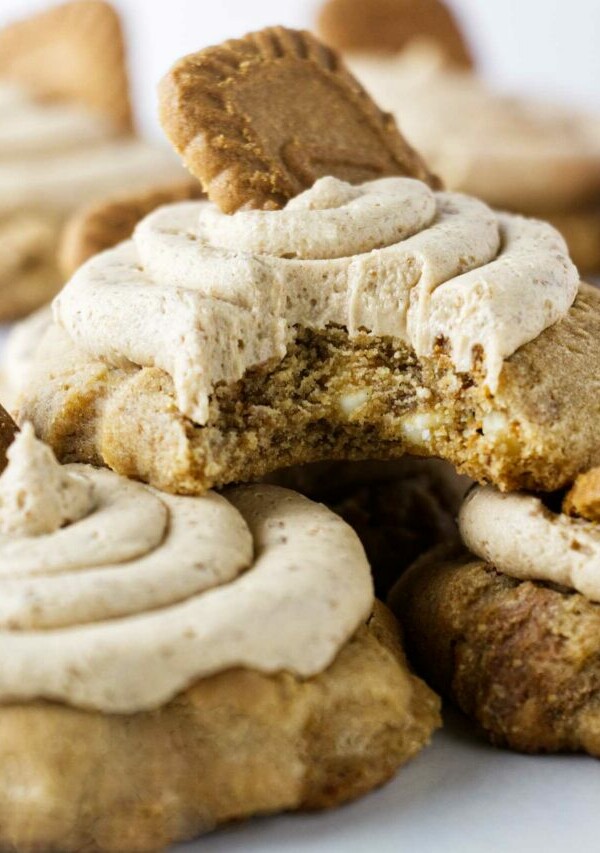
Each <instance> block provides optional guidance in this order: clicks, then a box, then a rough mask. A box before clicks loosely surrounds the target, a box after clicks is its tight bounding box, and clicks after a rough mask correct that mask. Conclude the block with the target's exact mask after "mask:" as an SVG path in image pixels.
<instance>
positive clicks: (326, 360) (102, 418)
mask: <svg viewBox="0 0 600 853" xmlns="http://www.w3.org/2000/svg"><path fill="white" fill-rule="evenodd" d="M598 335H600V294H598V293H597V292H596V290H595V289H594V288H583V289H582V293H581V295H580V297H579V299H578V300H577V303H576V304H575V306H574V308H573V309H572V311H571V312H570V314H569V317H568V318H567V319H566V320H565V321H563V322H561V323H558V324H556V325H555V326H552V327H551V328H550V329H548V330H547V331H546V332H544V333H543V334H542V335H540V336H539V338H537V339H536V340H535V341H533V342H531V343H530V344H527V345H526V346H524V347H522V348H521V349H520V350H519V351H518V352H517V353H516V354H515V355H514V356H512V357H511V358H510V359H508V360H507V362H506V363H505V368H504V376H503V382H502V386H501V390H500V391H499V392H498V393H497V394H496V395H495V397H494V398H493V401H492V402H491V405H490V399H489V396H488V394H487V392H485V390H484V389H482V388H481V387H479V388H478V387H477V386H474V385H472V384H471V381H470V380H469V379H468V378H467V379H465V380H464V383H461V384H458V383H457V385H456V394H455V393H454V392H453V393H452V395H451V396H450V395H449V396H446V394H445V393H444V388H445V385H446V383H450V382H454V381H455V380H454V379H453V378H452V373H444V372H443V371H442V372H441V373H440V374H439V375H438V376H437V378H436V375H435V371H434V369H433V366H432V365H431V364H430V363H427V362H416V361H415V360H414V355H413V354H412V353H411V352H410V350H408V349H400V348H399V347H398V345H397V343H394V342H393V341H387V342H385V345H383V346H382V345H381V342H377V341H374V340H372V339H370V338H368V337H367V336H364V337H362V338H359V339H358V340H356V341H350V340H349V338H348V335H347V333H346V332H344V331H342V330H331V331H330V332H328V333H327V334H320V335H318V336H317V335H315V334H314V333H312V332H310V331H306V332H303V333H302V334H300V335H298V337H297V338H296V340H295V342H294V344H293V345H291V346H290V347H289V349H288V352H287V354H286V356H285V357H284V359H283V360H282V361H281V362H280V363H279V364H277V365H276V366H275V367H273V368H272V369H271V370H269V371H268V372H264V371H250V372H249V373H248V374H247V376H246V377H245V378H244V379H243V380H242V381H241V382H240V383H234V384H232V385H231V386H224V387H222V388H220V389H219V390H218V391H217V393H216V394H215V398H214V402H213V404H212V407H211V410H212V416H211V419H210V421H209V422H208V424H207V425H205V426H201V425H195V424H194V422H193V421H192V420H191V419H189V418H186V417H185V416H184V415H182V413H181V412H180V411H179V410H178V405H177V398H176V395H175V389H174V387H173V383H172V380H171V379H170V377H169V376H168V375H167V374H166V373H165V372H164V371H162V370H160V369H158V368H152V367H144V368H142V369H141V370H140V369H139V368H137V367H128V366H126V365H123V366H121V367H112V366H110V365H107V364H106V363H105V362H102V361H100V360H98V359H95V358H92V357H90V356H89V355H86V353H85V352H83V351H82V350H80V349H78V348H77V347H76V346H74V345H73V343H72V342H71V341H70V340H69V338H68V336H67V335H65V333H64V332H63V331H62V330H60V329H53V330H51V331H50V334H49V336H48V337H47V338H46V340H45V341H44V342H43V343H42V346H41V348H40V350H39V351H38V353H37V359H36V364H35V365H34V368H33V376H32V379H31V384H30V386H29V388H28V389H27V393H26V395H25V398H24V399H23V401H22V405H21V409H20V417H27V418H28V419H30V420H32V421H33V422H34V423H35V426H36V430H37V431H38V432H39V433H40V434H41V435H42V436H43V437H44V439H45V440H46V441H48V442H49V443H50V444H51V445H52V447H53V448H54V450H55V451H56V453H57V454H58V455H59V456H60V457H61V458H62V459H78V460H80V461H86V462H92V463H94V464H106V465H108V466H109V467H111V468H113V469H114V470H116V471H119V472H120V473H121V474H124V475H126V476H130V477H138V478H140V479H142V480H145V481H147V482H150V483H152V484H153V485H155V486H157V487H158V488H164V489H167V490H168V491H176V492H191V493H201V492H202V491H204V490H205V489H207V488H212V487H213V486H214V485H223V484H225V483H228V482H236V481H239V480H240V479H256V478H260V477H263V476H265V475H266V474H268V473H269V472H270V471H273V470H276V469H278V468H283V467H286V466H289V465H292V464H304V463H307V462H311V461H316V460H318V459H323V458H336V457H343V458H347V459H361V458H372V459H377V458H386V457H387V458H393V457H399V456H402V455H403V454H404V453H407V452H408V453H415V454H418V455H425V454H427V455H432V456H441V457H443V458H445V459H447V460H448V461H450V462H452V463H453V464H454V465H455V466H456V467H457V468H458V469H459V470H461V471H462V472H464V473H466V474H468V475H469V476H471V477H473V478H474V479H478V480H480V481H482V482H485V481H490V482H493V483H495V484H497V485H498V486H500V487H501V488H504V489H515V488H519V486H521V487H525V488H538V489H545V490H554V489H557V488H560V487H561V486H563V485H565V484H566V483H568V482H569V481H571V480H572V479H573V477H574V476H575V475H576V474H577V473H578V472H579V471H581V470H584V469H585V468H586V467H588V466H589V464H590V462H591V463H592V464H594V463H596V464H597V463H598V462H600V458H599V457H598V453H599V451H598V445H597V440H596V424H597V422H598V417H600V411H598V401H597V399H596V396H595V395H590V394H589V387H590V386H589V382H590V376H591V375H592V374H593V372H594V371H596V370H598V369H600V363H599V361H598V358H599V357H598V351H597V346H596V340H597V339H598ZM573 341H577V342H578V346H577V347H576V348H574V347H573V346H572V343H573ZM429 371H431V373H430V381H429V379H428V380H427V381H426V382H424V381H423V375H424V374H427V373H428V372H429ZM357 378H358V379H359V380H360V382H361V383H364V384H365V385H369V386H370V387H371V389H372V391H371V397H370V400H369V401H365V404H364V405H365V409H363V411H362V412H358V410H357V411H356V414H355V417H354V418H348V416H347V415H346V414H345V412H344V411H343V410H340V407H339V402H338V401H339V399H340V397H341V396H343V394H342V389H343V388H344V386H346V387H347V386H348V385H349V384H350V385H351V384H352V383H354V382H356V380H357ZM421 389H423V390H421ZM424 393H425V394H430V395H431V398H430V399H433V400H435V401H436V402H435V408H434V409H432V410H430V411H425V410H424V409H423V408H422V407H420V408H419V409H415V408H414V405H415V401H416V400H417V399H418V396H417V395H419V394H424ZM400 401H402V402H400ZM384 413H385V414H384ZM483 418H485V419H486V420H485V424H486V428H487V429H488V430H489V431H488V433H487V435H486V434H485V433H484V431H483V426H482V423H483ZM446 425H448V426H446ZM495 426H497V428H498V431H497V432H496V431H495ZM574 435H576V436H577V442H576V443H574V442H573V436H574Z"/></svg>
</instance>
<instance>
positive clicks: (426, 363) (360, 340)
mask: <svg viewBox="0 0 600 853" xmlns="http://www.w3.org/2000/svg"><path fill="white" fill-rule="evenodd" d="M491 411H492V407H491V402H490V401H489V400H488V399H487V395H486V394H485V392H483V391H482V390H481V389H477V388H476V386H475V384H474V377H473V376H472V375H467V374H465V375H459V374H457V373H456V372H455V371H454V370H453V369H452V367H451V365H450V362H449V359H447V358H445V357H444V355H443V354H442V353H440V354H438V355H437V356H436V358H435V360H434V359H419V358H417V356H416V355H415V353H414V351H413V350H412V349H411V348H410V347H408V346H407V345H405V344H403V343H401V342H400V341H398V340H396V339H393V338H381V337H373V336H369V335H367V334H364V335H360V336H359V337H357V338H352V339H351V338H349V336H348V334H347V332H346V331H345V330H344V329H341V328H331V327H330V328H329V329H327V330H326V331H314V330H310V329H306V328H301V329H298V330H297V335H296V337H295V340H294V341H293V343H292V344H290V346H289V347H288V352H287V355H286V356H285V358H284V359H283V361H282V362H280V363H279V364H277V365H275V366H273V367H272V368H270V369H265V368H262V369H260V370H251V371H248V373H247V374H246V376H245V377H244V378H243V379H242V380H241V381H240V382H238V383H236V384H235V385H226V386H223V385H222V386H219V387H218V388H217V389H216V392H215V394H214V397H213V400H212V403H211V416H210V419H209V422H208V424H207V426H206V427H204V428H197V430H198V433H201V434H202V436H203V439H204V440H203V441H202V442H201V445H199V446H198V451H199V452H200V453H202V454H204V453H205V452H206V450H207V447H208V448H209V449H210V460H211V463H212V464H211V466H210V468H211V473H210V474H209V477H211V478H212V477H214V478H215V483H216V484H217V485H221V484H222V483H224V482H228V481H231V480H237V479H242V478H243V477H247V476H250V477H252V478H255V477H261V476H263V475H265V474H267V473H268V472H269V471H272V470H273V469H276V468H281V467H284V466H287V465H292V464H298V463H306V462H312V461H316V460H320V459H361V458H371V459H378V458H392V457H398V456H402V455H403V454H405V453H412V454H414V455H423V456H432V455H433V456H436V455H440V454H442V455H448V454H449V453H450V454H452V456H453V457H454V459H455V460H456V461H457V462H459V463H460V462H462V461H464V459H465V457H466V455H467V453H469V454H471V455H472V451H473V448H474V447H477V446H478V445H480V446H481V448H480V452H481V453H482V454H484V453H485V438H486V436H485V428H486V426H485V425H486V424H487V425H488V426H493V425H494V423H495V424H496V427H497V426H499V425H501V424H502V423H503V419H506V423H505V441H506V443H507V444H508V445H509V444H510V426H509V424H508V419H507V418H506V416H505V415H503V414H501V413H499V412H497V411H496V412H495V421H494V423H492V422H490V413H491ZM493 432H494V435H493V439H494V441H496V440H497V432H498V429H497V428H496V429H495V430H493Z"/></svg>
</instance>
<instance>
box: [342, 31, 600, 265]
mask: <svg viewBox="0 0 600 853" xmlns="http://www.w3.org/2000/svg"><path fill="white" fill-rule="evenodd" d="M344 58H345V60H346V62H347V63H348V65H349V67H350V69H351V70H352V72H353V73H354V74H355V75H356V76H357V77H358V79H359V80H360V81H361V83H362V84H363V85H364V86H365V87H366V88H367V90H368V91H369V92H370V94H371V95H372V96H373V97H375V98H376V99H377V100H378V102H379V103H380V104H381V106H382V107H384V109H387V110H390V111H391V112H392V113H393V114H394V115H395V116H396V118H397V120H398V122H399V124H400V126H401V128H402V131H403V133H405V134H406V137H407V139H408V141H409V142H410V143H411V144H412V145H414V146H416V148H417V150H418V151H420V152H421V153H422V154H423V156H424V157H425V158H426V160H427V163H428V164H429V165H430V167H431V168H432V169H433V170H434V171H435V172H436V173H437V174H439V175H440V177H441V178H442V180H443V181H444V184H445V186H446V187H448V188H449V189H451V190H456V191H458V192H465V193H468V194H472V195H475V196H477V197H479V198H481V199H483V200H484V201H486V202H487V203H488V204H490V205H492V206H493V207H498V208H500V209H503V210H512V211H515V212H519V213H522V214H526V215H529V216H539V217H540V218H542V219H548V220H549V221H551V222H552V223H553V224H554V225H556V227H557V228H559V230H561V231H562V233H563V235H564V236H565V238H566V239H567V242H568V244H569V249H570V251H571V253H572V255H573V259H574V261H575V262H576V263H577V265H578V266H579V268H580V270H581V271H583V272H589V271H594V270H597V269H599V268H600V252H599V250H598V245H599V244H600V239H599V238H600V116H598V115H594V114H592V113H586V112H583V111H578V110H576V109H574V108H569V107H566V106H565V107H561V106H559V105H552V104H548V103H544V102H541V101H536V100H534V99H527V98H525V97H523V96H521V95H515V96H511V95H506V94H503V93H500V92H495V91H493V90H491V89H490V87H489V85H488V84H486V83H485V81H483V80H482V79H480V78H479V77H478V76H477V75H476V74H474V73H470V72H468V71H464V70H462V71H461V70H458V69H452V68H450V67H449V66H448V62H447V61H446V57H445V56H444V54H443V52H441V51H440V50H439V49H436V48H432V46H431V45H422V44H421V45H415V46H413V47H412V48H410V49H407V50H405V51H403V52H402V53H399V54H396V55H394V56H381V55H378V54H375V53H369V54H366V53H364V54H361V55H357V54H354V55H353V54H346V55H345V56H344Z"/></svg>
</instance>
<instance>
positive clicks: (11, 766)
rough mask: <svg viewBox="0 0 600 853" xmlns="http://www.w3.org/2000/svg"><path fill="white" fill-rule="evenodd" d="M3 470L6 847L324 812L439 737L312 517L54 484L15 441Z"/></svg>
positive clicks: (47, 470) (348, 537)
mask: <svg viewBox="0 0 600 853" xmlns="http://www.w3.org/2000/svg"><path fill="white" fill-rule="evenodd" d="M9 458H10V462H9V465H8V467H7V468H6V470H5V472H4V474H3V475H2V476H1V477H0V564H4V569H3V570H2V572H1V579H0V585H1V587H2V596H1V603H0V649H2V652H3V654H2V659H3V665H2V667H0V723H1V724H0V757H1V758H2V760H1V762H0V791H1V793H2V796H1V798H0V802H1V806H0V816H1V818H2V819H1V821H0V826H1V829H0V843H1V844H2V846H5V847H8V846H11V847H15V848H16V849H19V850H23V851H28V850H31V851H33V850H38V849H42V848H43V849H51V848H52V849H60V850H64V851H71V850H73V851H75V850H81V849H84V848H85V849H95V850H117V849H118V850H123V849H127V850H132V849H135V850H139V851H145V850H148V851H149V850H156V849H159V848H162V847H164V846H167V845H168V844H170V843H173V842H174V841H177V840H183V839H187V838H191V837H193V836H194V835H196V834H198V833H200V832H206V831H208V830H210V829H213V828H214V827H215V826H216V825H217V824H219V823H222V822H224V821H228V820H233V819H239V818H244V817H249V816H250V815H252V814H256V813H268V812H276V811H282V810H290V809H297V808H324V807H330V806H334V805H337V804H339V803H341V802H343V801H345V800H348V799H350V798H352V797H355V796H358V795H359V794H362V793H364V792H366V791H368V790H370V789H371V788H372V787H374V786H376V785H378V784H381V783H382V782H384V781H385V780H386V779H388V778H389V777H390V776H391V775H392V774H393V773H394V772H395V771H396V770H397V769H398V767H399V766H400V765H401V764H402V763H403V762H404V761H406V760H407V759H408V758H410V757H411V756H413V755H414V754H415V753H416V752H418V751H419V750H420V749H421V747H423V746H424V745H425V744H426V743H427V741H428V740H429V737H430V735H431V733H432V731H433V730H434V729H435V728H436V727H437V725H439V703H438V700H437V698H436V697H435V696H434V694H433V693H432V692H431V691H430V690H428V688H427V687H425V685H424V684H423V683H422V682H420V681H419V680H418V679H417V678H415V677H414V676H413V675H412V674H411V673H410V672H409V670H408V669H407V666H406V663H405V660H404V657H403V653H402V651H401V647H400V641H399V637H398V632H397V628H396V625H395V623H394V620H393V619H392V617H391V615H390V614H389V612H388V611H386V609H385V608H384V607H383V605H380V604H377V603H375V604H374V599H373V591H372V582H371V576H370V571H369V566H368V563H367V560H366V558H365V555H364V551H363V549H362V547H361V545H360V543H359V541H358V538H357V537H356V534H354V533H353V531H352V530H351V529H350V528H349V527H348V526H347V525H346V524H345V523H344V522H343V521H342V520H341V519H340V518H338V517H337V516H335V515H334V514H333V513H331V512H330V511H329V510H327V509H326V508H324V507H322V506H319V505H317V504H314V503H312V502H311V501H309V500H307V499H306V498H304V497H301V496H300V495H297V494H295V493H294V492H291V491H289V490H286V489H281V488H277V487H275V486H246V487H239V488H236V489H232V490H229V491H227V492H226V493H224V495H217V494H215V493H208V494H206V495H205V496H204V497H202V498H186V497H173V496H169V495H165V494H161V493H158V492H156V491H154V490H152V489H149V488H147V487H145V486H143V485H141V484H139V483H135V482H132V481H129V480H126V479H124V478H122V477H119V476H118V475H116V474H114V473H113V472H110V471H107V470H101V469H94V468H91V467H89V466H82V465H70V466H65V467H61V466H60V465H58V464H57V462H56V460H55V459H54V457H53V455H52V453H51V451H50V449H49V448H48V447H46V446H45V445H43V444H42V443H41V442H39V441H37V440H36V439H35V438H34V436H33V432H32V430H31V428H30V427H29V425H26V426H25V427H24V428H23V430H22V432H21V433H20V435H19V436H18V438H17V439H16V440H15V441H14V443H13V444H12V446H11V448H10V449H9ZM15 565H18V567H19V570H18V572H16V571H15V568H14V567H15ZM157 768H159V772H157ZM23 790H27V792H28V795H27V798H26V799H23V796H22V791H23Z"/></svg>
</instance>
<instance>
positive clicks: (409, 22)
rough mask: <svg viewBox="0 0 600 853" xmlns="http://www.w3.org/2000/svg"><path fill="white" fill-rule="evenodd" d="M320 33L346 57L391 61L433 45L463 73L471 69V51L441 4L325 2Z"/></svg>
mask: <svg viewBox="0 0 600 853" xmlns="http://www.w3.org/2000/svg"><path fill="white" fill-rule="evenodd" d="M317 31H318V32H319V34H320V35H321V37H322V38H323V40H324V41H325V42H326V43H327V44H329V45H331V47H333V48H336V49H337V50H340V51H342V52H343V53H345V54H348V55H352V54H355V53H359V54H360V53H373V54H376V55H377V54H379V55H383V56H385V55H388V56H390V55H393V54H395V53H398V52H400V51H402V50H406V49H407V48H410V47H412V46H414V45H415V44H431V45H434V46H435V47H436V49H438V50H439V51H440V53H441V54H442V55H443V56H444V57H445V59H446V61H447V62H448V63H449V64H450V65H453V66H457V67H459V68H461V67H462V68H464V67H467V68H469V67H470V66H471V65H472V64H473V58H472V56H471V51H470V48H469V46H468V44H467V41H466V39H465V37H464V35H463V33H462V31H461V28H460V26H459V24H458V22H457V21H456V19H455V17H454V15H453V14H452V12H451V11H450V9H449V8H448V7H447V6H446V4H445V3H443V2H442V0H326V2H325V3H324V4H323V6H322V7H321V9H320V11H319V15H318V20H317Z"/></svg>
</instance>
